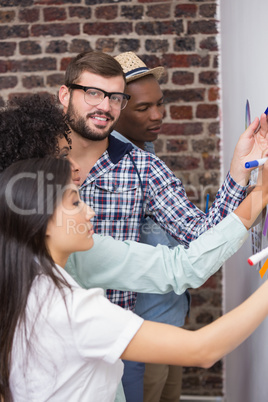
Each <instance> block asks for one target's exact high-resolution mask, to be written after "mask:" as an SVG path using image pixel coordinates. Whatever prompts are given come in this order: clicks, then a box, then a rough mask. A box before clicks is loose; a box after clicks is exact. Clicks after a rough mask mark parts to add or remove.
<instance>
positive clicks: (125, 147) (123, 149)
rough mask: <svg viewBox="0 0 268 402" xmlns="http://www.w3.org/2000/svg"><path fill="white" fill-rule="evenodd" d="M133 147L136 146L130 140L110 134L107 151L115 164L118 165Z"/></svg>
mask: <svg viewBox="0 0 268 402" xmlns="http://www.w3.org/2000/svg"><path fill="white" fill-rule="evenodd" d="M133 148H134V147H133V145H132V144H131V143H130V142H129V143H125V142H122V141H120V140H118V139H117V138H115V137H114V136H113V135H109V146H108V148H107V152H108V154H109V156H110V159H111V161H112V162H113V164H114V165H116V164H117V163H118V162H119V161H120V160H121V159H122V158H123V156H124V155H125V154H127V153H129V152H130V151H131V150H132V149H133Z"/></svg>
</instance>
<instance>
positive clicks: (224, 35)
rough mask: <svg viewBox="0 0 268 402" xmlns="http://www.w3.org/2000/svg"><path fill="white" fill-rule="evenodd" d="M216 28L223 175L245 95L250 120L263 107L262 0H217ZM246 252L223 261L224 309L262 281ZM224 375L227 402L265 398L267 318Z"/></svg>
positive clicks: (240, 126)
mask: <svg viewBox="0 0 268 402" xmlns="http://www.w3.org/2000/svg"><path fill="white" fill-rule="evenodd" d="M220 29H221V56H222V57H221V70H222V88H223V91H222V99H223V103H222V124H223V126H222V129H223V171H224V176H225V174H226V172H227V171H228V168H229V166H230V161H231V158H232V152H233V150H234V147H235V144H236V143H237V141H238V138H239V135H240V134H241V133H242V132H243V131H244V128H245V105H246V99H248V100H249V102H250V108H251V119H252V120H253V118H254V117H255V116H259V115H260V114H261V113H263V112H264V110H265V109H266V107H267V106H268V45H267V42H268V1H267V0H255V1H253V0H221V1H220ZM251 254H252V252H251V242H250V241H248V242H247V243H246V244H245V245H244V246H243V249H242V250H240V251H239V252H238V253H237V254H236V255H235V256H234V257H232V258H231V259H230V260H229V261H228V262H227V263H226V264H225V270H224V287H225V295H224V296H225V305H224V308H225V311H229V310H230V309H231V308H233V307H235V306H236V305H237V304H239V303H240V302H241V301H243V300H244V299H245V298H246V297H247V296H248V295H249V294H250V293H252V291H253V290H254V289H256V287H258V285H259V284H260V283H261V282H262V280H261V279H260V276H259V273H258V271H256V270H255V269H254V268H252V267H250V266H249V265H248V264H247V258H248V257H249V256H250V255H251ZM267 303H268V295H267ZM226 336H228V334H226ZM225 375H226V401H227V402H267V401H268V321H267V320H266V321H265V322H264V323H263V324H262V325H261V326H260V327H259V329H258V330H257V331H256V332H255V333H254V334H253V335H252V336H251V338H249V340H247V341H246V342H245V343H244V344H243V345H242V346H241V347H239V348H238V349H237V350H236V351H234V352H232V353H231V354H230V355H229V356H228V357H227V358H226V370H225Z"/></svg>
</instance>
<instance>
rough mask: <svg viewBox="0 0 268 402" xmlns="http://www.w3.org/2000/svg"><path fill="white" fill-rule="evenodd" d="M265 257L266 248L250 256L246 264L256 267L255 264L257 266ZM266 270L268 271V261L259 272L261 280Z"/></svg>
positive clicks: (267, 254)
mask: <svg viewBox="0 0 268 402" xmlns="http://www.w3.org/2000/svg"><path fill="white" fill-rule="evenodd" d="M267 257H268V247H266V248H264V249H263V250H261V251H259V252H258V253H256V254H254V255H252V256H251V257H249V259H248V263H249V265H256V264H258V262H260V261H261V260H263V259H264V258H267ZM267 269H268V259H267V260H266V261H265V263H264V264H263V266H262V267H261V269H260V270H259V273H260V276H261V278H263V276H264V274H265V272H266V271H267Z"/></svg>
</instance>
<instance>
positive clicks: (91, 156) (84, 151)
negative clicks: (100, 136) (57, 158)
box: [70, 132, 109, 181]
mask: <svg viewBox="0 0 268 402" xmlns="http://www.w3.org/2000/svg"><path fill="white" fill-rule="evenodd" d="M71 139H72V149H71V152H70V155H71V157H72V158H73V159H74V160H75V161H76V162H77V163H78V165H79V166H80V168H81V176H82V180H83V181H84V180H85V178H86V177H87V175H88V173H89V172H90V171H91V169H92V167H93V166H94V165H95V163H96V162H97V161H98V160H99V158H100V157H101V155H102V154H103V153H104V152H105V151H106V149H107V148H108V145H109V140H108V138H105V139H104V140H101V141H91V140H88V139H86V138H83V137H81V136H79V135H78V134H77V133H75V132H72V134H71Z"/></svg>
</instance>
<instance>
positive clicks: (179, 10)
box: [175, 4, 197, 18]
mask: <svg viewBox="0 0 268 402" xmlns="http://www.w3.org/2000/svg"><path fill="white" fill-rule="evenodd" d="M196 12H197V6H196V5H195V4H178V5H177V6H176V8H175V17H177V18H178V17H179V18H181V17H182V18H187V17H190V18H194V17H195V16H196Z"/></svg>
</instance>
